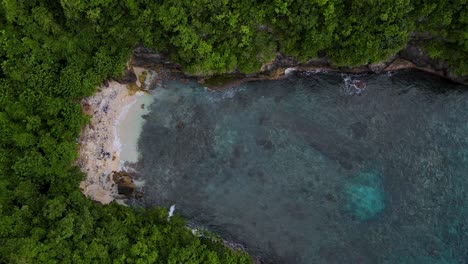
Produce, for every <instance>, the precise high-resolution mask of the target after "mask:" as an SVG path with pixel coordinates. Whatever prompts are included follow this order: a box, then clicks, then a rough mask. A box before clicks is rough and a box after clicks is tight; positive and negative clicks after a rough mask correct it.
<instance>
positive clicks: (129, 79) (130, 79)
mask: <svg viewBox="0 0 468 264" xmlns="http://www.w3.org/2000/svg"><path fill="white" fill-rule="evenodd" d="M117 81H118V82H119V83H121V84H129V83H134V82H136V81H137V76H136V74H135V73H134V72H133V70H131V69H126V70H125V73H124V75H123V76H122V77H120V79H118V80H117Z"/></svg>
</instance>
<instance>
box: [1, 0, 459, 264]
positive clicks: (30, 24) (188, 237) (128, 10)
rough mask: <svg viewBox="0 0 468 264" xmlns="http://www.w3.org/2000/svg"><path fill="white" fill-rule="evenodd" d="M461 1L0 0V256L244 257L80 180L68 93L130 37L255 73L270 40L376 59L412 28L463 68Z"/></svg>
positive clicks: (22, 259)
mask: <svg viewBox="0 0 468 264" xmlns="http://www.w3.org/2000/svg"><path fill="white" fill-rule="evenodd" d="M467 28H468V7H467V1H466V0H453V1H452V0H451V1H449V0H411V1H410V0H391V1H390V0H381V1H376V0H350V1H345V0H297V1H294V0H274V1H254V0H252V1H251V0H249V1H247V0H219V1H209V0H191V1H181V0H164V1H155V0H119V1H111V0H98V1H97V0H93V1H91V0H88V1H86V0H60V1H47V0H28V1H16V0H3V1H2V2H1V5H0V65H1V67H0V263H41V262H47V263H111V262H112V263H251V259H250V257H248V256H246V255H245V254H243V253H241V252H234V251H232V250H230V249H227V248H225V247H224V246H222V245H221V244H220V243H218V242H213V241H212V240H211V239H204V238H200V237H196V236H193V235H192V234H191V232H190V231H189V230H188V229H186V228H185V227H184V222H183V220H181V219H180V218H177V217H175V218H173V220H172V221H170V222H168V221H167V213H166V210H165V209H158V208H155V209H145V210H136V209H130V208H127V207H122V206H118V205H115V204H113V205H110V206H100V205H96V204H94V203H93V202H91V201H90V200H88V199H86V198H85V197H84V196H83V195H82V194H81V192H80V190H79V187H78V186H79V182H80V181H81V180H82V179H83V177H84V175H83V173H81V172H80V170H79V169H78V168H77V167H76V165H74V161H75V160H76V158H77V149H78V146H77V144H76V140H77V138H78V136H79V132H80V129H81V128H82V127H83V125H85V124H86V122H87V120H88V117H86V116H84V115H82V113H81V109H80V104H79V101H80V99H81V98H83V97H85V96H89V95H92V94H93V92H94V91H95V89H96V87H97V86H98V85H99V84H100V83H102V82H103V81H104V80H105V79H107V78H110V77H117V76H119V75H120V74H121V73H122V71H123V70H124V68H125V65H126V62H127V60H128V58H129V56H130V54H131V50H132V49H133V48H134V47H135V46H136V45H137V44H143V45H145V46H147V47H150V48H153V49H154V50H157V51H159V52H163V53H165V54H167V55H168V56H169V57H170V58H171V59H172V60H174V61H176V62H178V63H180V64H181V65H182V66H183V67H184V69H185V70H186V71H187V72H190V73H194V74H216V73H223V72H228V71H234V70H238V71H241V72H245V73H251V72H255V71H257V70H258V69H259V67H260V65H261V64H262V63H264V62H268V61H270V60H272V59H273V58H274V57H275V55H276V53H277V52H282V53H285V54H289V55H292V56H294V57H297V58H298V59H299V60H301V61H305V60H307V59H310V58H314V57H317V56H318V55H319V54H324V55H326V56H327V57H329V58H330V60H331V61H332V63H334V64H335V65H338V66H355V65H362V64H367V63H369V62H377V61H380V60H383V59H386V58H387V57H389V56H390V55H392V54H394V53H396V52H398V51H399V50H400V49H402V48H403V47H404V46H405V45H406V43H407V42H408V41H409V39H410V36H411V34H413V33H414V32H416V33H417V34H422V35H424V36H426V38H427V40H426V42H425V43H426V46H425V48H426V50H427V51H428V52H429V54H430V55H431V56H433V57H434V58H437V59H440V60H442V61H445V62H446V63H448V64H449V65H450V66H451V67H452V69H453V70H454V71H455V72H457V73H460V74H467V73H468V31H467Z"/></svg>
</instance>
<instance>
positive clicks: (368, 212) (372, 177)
mask: <svg viewBox="0 0 468 264" xmlns="http://www.w3.org/2000/svg"><path fill="white" fill-rule="evenodd" d="M345 193H346V195H347V204H346V208H347V210H348V211H349V212H350V213H351V214H352V215H353V216H354V217H356V218H357V219H358V220H359V221H366V220H369V219H371V218H373V217H375V216H376V215H377V214H379V213H380V212H382V211H383V210H384V208H385V201H384V192H383V187H382V183H381V179H380V175H379V174H377V173H375V172H365V173H360V174H359V175H358V176H357V177H356V178H354V179H352V180H351V182H349V183H348V184H346V186H345Z"/></svg>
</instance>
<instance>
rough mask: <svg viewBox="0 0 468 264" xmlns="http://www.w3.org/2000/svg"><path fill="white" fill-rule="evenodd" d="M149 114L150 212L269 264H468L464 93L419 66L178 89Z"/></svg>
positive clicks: (145, 154) (467, 110)
mask: <svg viewBox="0 0 468 264" xmlns="http://www.w3.org/2000/svg"><path fill="white" fill-rule="evenodd" d="M356 80H361V81H362V82H363V83H365V84H366V87H365V88H362V87H361V88H360V89H357V87H358V86H359V85H358V86H356V85H354V86H353V84H357V83H358V82H357V81H356ZM146 118H147V122H146V123H145V125H144V128H143V132H142V135H141V136H140V140H139V149H140V151H141V154H142V159H141V161H140V164H139V170H140V172H141V173H142V176H143V178H144V179H145V180H146V186H145V190H144V191H145V198H144V199H145V200H144V202H145V204H146V205H148V206H152V205H164V206H167V207H169V206H170V205H172V204H175V205H176V213H179V214H182V215H183V216H184V217H186V218H187V219H188V220H189V222H190V223H191V224H192V225H195V226H201V227H204V228H206V229H208V230H211V231H214V232H215V233H217V234H220V235H221V236H222V237H223V238H225V239H228V240H231V241H234V242H238V243H241V244H243V245H245V247H246V249H247V251H248V252H250V253H252V254H254V255H256V256H260V257H261V258H262V259H263V260H264V261H265V262H266V263H270V262H271V263H466V262H467V261H466V260H467V259H468V220H467V219H468V199H467V198H468V197H467V194H468V191H467V190H468V90H467V87H462V86H457V85H454V84H451V83H447V82H446V81H443V80H440V79H438V78H436V77H433V76H430V75H427V74H424V73H419V72H414V71H407V72H399V73H396V74H394V75H387V74H383V75H361V76H356V75H355V76H344V75H339V74H327V73H323V74H315V73H294V74H292V75H291V76H289V77H288V78H287V79H284V80H280V81H261V82H260V81H259V82H252V83H247V84H243V85H241V86H239V87H237V88H234V89H230V90H225V91H216V92H213V91H208V90H206V89H204V88H203V87H200V86H199V85H198V84H195V83H188V84H183V83H182V82H178V81H173V82H170V83H167V84H166V87H165V88H157V89H156V90H155V100H154V103H153V104H152V105H151V113H150V114H149V115H148V116H147V117H146Z"/></svg>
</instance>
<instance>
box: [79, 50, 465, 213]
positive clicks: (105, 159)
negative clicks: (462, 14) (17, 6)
mask: <svg viewBox="0 0 468 264" xmlns="http://www.w3.org/2000/svg"><path fill="white" fill-rule="evenodd" d="M402 69H416V70H421V71H425V72H429V73H431V74H435V75H438V76H440V77H443V78H446V79H449V80H451V81H454V82H457V83H461V84H465V85H468V76H457V75H454V74H452V73H451V72H450V71H449V70H448V67H447V66H446V65H445V64H443V63H441V62H438V61H436V60H434V59H431V58H429V56H427V54H426V53H425V52H424V51H423V50H422V49H421V48H420V47H419V45H418V43H417V42H415V41H413V42H410V43H409V44H408V45H407V46H406V48H405V49H403V50H402V51H400V52H399V53H398V54H396V55H395V56H393V57H391V58H389V59H388V60H387V61H384V62H380V63H374V64H368V65H363V66H359V67H334V66H332V65H331V64H330V62H329V60H328V59H327V58H326V57H322V58H318V59H313V60H309V61H307V62H305V63H299V62H298V61H297V60H295V59H294V58H292V57H289V56H285V55H282V54H278V55H277V57H276V58H275V59H274V60H273V61H271V62H270V63H266V64H264V65H262V67H261V69H260V70H259V72H257V73H253V74H243V73H239V72H231V73H226V74H223V75H217V76H192V75H189V74H186V73H184V72H183V69H182V67H181V66H180V65H179V64H177V63H174V62H171V61H170V60H168V59H166V57H165V56H164V54H160V53H155V52H153V51H152V50H150V49H147V48H144V47H142V46H140V47H137V48H135V49H134V51H133V54H132V57H131V59H130V62H129V66H128V69H127V70H126V71H125V73H124V75H123V76H122V77H121V78H120V79H119V80H107V81H106V82H105V83H104V84H103V85H102V86H101V87H99V88H98V92H97V93H96V94H95V95H94V96H92V97H89V98H85V99H84V100H83V101H82V107H83V111H84V113H85V114H88V115H90V116H91V122H90V124H89V125H88V126H86V127H85V128H84V129H83V131H82V133H81V138H80V158H79V159H78V161H77V164H78V165H79V166H80V168H81V170H82V171H83V172H84V173H86V175H87V178H86V180H84V181H83V182H82V183H81V185H80V187H81V189H82V192H83V193H84V194H85V195H86V196H88V197H90V198H91V199H93V200H95V201H98V202H100V203H103V204H107V203H110V202H112V201H113V200H114V199H116V198H122V197H125V196H135V195H136V196H138V194H137V193H135V192H134V190H135V188H136V185H135V183H134V181H133V179H132V177H133V176H132V173H131V172H127V171H125V170H122V166H121V163H122V162H121V160H120V153H119V150H117V149H116V146H114V145H113V144H114V142H113V141H112V139H115V133H116V131H115V125H116V122H117V121H116V120H117V119H118V118H119V116H121V115H122V111H123V109H125V108H126V106H128V105H129V104H131V102H133V101H134V100H135V95H136V94H138V93H139V92H142V91H143V92H144V91H145V90H146V89H149V88H151V87H154V85H156V84H157V85H159V86H163V85H162V82H163V80H167V79H173V78H174V76H178V77H181V78H193V79H196V80H197V81H198V82H199V83H200V84H202V85H204V86H205V87H207V88H209V89H213V90H219V89H226V88H230V87H233V86H236V85H239V84H241V83H244V82H249V81H257V80H277V79H282V78H284V77H285V76H286V75H287V73H288V72H289V71H291V70H295V71H316V72H340V73H349V74H359V73H382V72H393V71H398V70H402ZM148 73H150V76H149V77H151V78H147V77H148ZM152 75H154V76H156V78H154V76H152ZM127 108H128V107H127Z"/></svg>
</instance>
